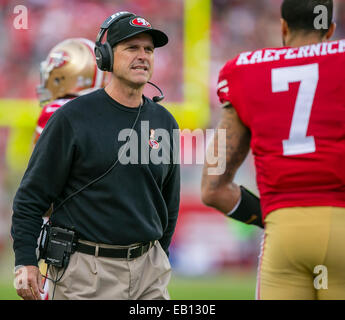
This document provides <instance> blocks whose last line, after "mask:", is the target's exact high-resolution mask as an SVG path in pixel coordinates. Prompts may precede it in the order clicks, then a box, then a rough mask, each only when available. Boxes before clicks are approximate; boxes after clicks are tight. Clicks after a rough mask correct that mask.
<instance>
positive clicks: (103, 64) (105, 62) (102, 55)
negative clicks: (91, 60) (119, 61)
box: [95, 42, 114, 72]
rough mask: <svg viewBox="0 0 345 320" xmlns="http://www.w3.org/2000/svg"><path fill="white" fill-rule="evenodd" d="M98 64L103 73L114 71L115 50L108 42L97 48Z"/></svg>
mask: <svg viewBox="0 0 345 320" xmlns="http://www.w3.org/2000/svg"><path fill="white" fill-rule="evenodd" d="M95 55H96V62H97V66H98V68H99V69H101V70H102V71H109V72H112V71H113V60H114V56H113V49H112V48H111V46H110V45H109V43H108V42H106V43H104V44H101V45H99V46H95Z"/></svg>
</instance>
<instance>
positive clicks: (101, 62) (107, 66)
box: [95, 11, 164, 102]
mask: <svg viewBox="0 0 345 320" xmlns="http://www.w3.org/2000/svg"><path fill="white" fill-rule="evenodd" d="M131 16H133V17H135V14H134V13H130V12H128V11H120V12H117V13H114V14H113V15H111V16H110V17H109V18H107V19H106V20H105V21H104V22H103V23H102V25H101V30H100V31H99V32H98V35H97V38H96V42H95V56H96V63H97V66H98V68H99V69H101V70H102V71H108V72H112V71H113V65H114V54H113V49H112V47H111V45H110V44H109V42H108V41H105V43H102V40H103V37H104V34H105V33H106V31H107V30H108V29H109V28H110V26H111V25H112V24H113V23H115V22H117V21H119V20H121V19H124V18H127V17H131ZM148 83H149V84H150V85H152V86H154V87H155V88H156V89H157V90H158V91H159V93H160V96H154V97H153V98H152V100H153V101H154V102H159V101H161V100H163V99H164V94H163V92H162V90H161V89H160V88H158V86H156V85H155V84H153V83H152V82H150V81H148Z"/></svg>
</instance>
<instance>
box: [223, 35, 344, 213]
mask: <svg viewBox="0 0 345 320" xmlns="http://www.w3.org/2000/svg"><path fill="white" fill-rule="evenodd" d="M344 70H345V40H339V41H332V42H325V43H318V44H313V45H309V46H303V47H299V48H289V47H286V48H275V49H274V48H273V49H262V50H257V51H254V52H245V53H242V54H240V55H239V56H238V57H236V58H235V59H234V60H231V61H229V62H228V63H226V65H225V66H224V67H223V69H222V70H221V72H220V75H219V83H218V96H219V99H220V101H221V103H222V104H227V103H231V104H232V105H233V107H234V108H235V109H236V111H237V113H238V115H239V117H240V119H241V121H242V122H243V123H244V124H245V125H246V126H247V127H248V128H249V129H250V131H251V135H252V138H251V148H252V151H253V154H254V157H255V166H256V173H257V184H258V188H259V191H260V196H261V205H262V209H263V218H265V217H266V215H267V214H268V213H269V212H271V211H273V210H276V209H278V208H283V207H297V206H339V207H345V165H344V164H345V72H344Z"/></svg>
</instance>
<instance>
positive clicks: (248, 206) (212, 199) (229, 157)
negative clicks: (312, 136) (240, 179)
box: [201, 104, 263, 227]
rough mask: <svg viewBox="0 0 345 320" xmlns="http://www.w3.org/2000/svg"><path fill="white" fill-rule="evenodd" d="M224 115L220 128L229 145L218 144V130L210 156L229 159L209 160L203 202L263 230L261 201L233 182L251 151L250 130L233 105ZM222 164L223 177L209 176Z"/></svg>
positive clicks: (224, 111)
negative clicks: (223, 131) (223, 168)
mask: <svg viewBox="0 0 345 320" xmlns="http://www.w3.org/2000/svg"><path fill="white" fill-rule="evenodd" d="M222 112H223V113H222V117H221V121H220V124H219V126H218V129H225V130H226V139H225V143H220V144H218V136H219V135H218V134H219V132H218V130H216V133H215V136H214V139H213V141H211V143H210V145H209V147H208V150H207V153H212V154H215V155H218V156H220V155H225V159H222V158H219V160H218V163H215V164H210V163H208V162H207V161H205V165H204V168H203V175H202V183H201V194H202V196H201V197H202V201H203V202H204V203H205V204H206V205H207V206H210V207H214V208H216V209H217V210H219V211H220V212H222V213H223V214H225V215H227V216H230V217H231V218H233V219H235V220H239V221H241V222H244V223H247V224H255V225H257V226H260V227H263V225H262V221H261V208H260V201H259V199H258V198H257V197H255V196H254V195H253V194H251V193H250V192H249V191H248V190H247V189H245V188H244V187H242V186H241V187H240V186H238V185H236V184H235V183H234V182H233V179H234V176H235V173H236V171H237V169H238V168H239V167H240V165H241V164H242V163H243V161H244V160H245V158H246V156H247V154H248V152H249V148H250V139H251V134H250V131H249V129H248V128H247V127H246V126H245V125H244V124H243V123H242V121H241V120H240V118H239V117H238V114H237V112H236V110H235V109H234V108H233V107H232V106H231V105H230V104H228V105H227V106H226V107H225V108H224V109H223V111H222ZM218 148H223V150H220V149H218ZM207 159H209V157H207ZM224 162H225V163H224ZM222 163H224V165H225V171H224V172H223V173H221V174H219V175H214V174H213V175H211V174H210V173H209V171H210V169H211V170H212V168H216V167H219V166H220V165H221V164H222Z"/></svg>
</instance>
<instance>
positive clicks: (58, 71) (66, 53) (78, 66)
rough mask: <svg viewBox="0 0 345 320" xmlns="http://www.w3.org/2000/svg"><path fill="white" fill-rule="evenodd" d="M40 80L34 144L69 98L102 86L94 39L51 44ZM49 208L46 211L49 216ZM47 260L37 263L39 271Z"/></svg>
mask: <svg viewBox="0 0 345 320" xmlns="http://www.w3.org/2000/svg"><path fill="white" fill-rule="evenodd" d="M40 72H41V84H40V85H39V86H38V87H37V95H38V99H39V101H40V105H41V106H42V107H43V109H42V111H41V113H40V116H39V118H38V121H37V126H36V130H35V137H34V143H35V144H36V142H37V140H38V138H39V136H40V135H41V133H42V131H43V129H44V127H45V125H46V124H47V122H48V120H49V118H50V117H51V116H52V114H53V113H54V112H55V111H56V110H57V109H58V108H60V107H62V106H63V105H64V104H65V103H67V102H68V101H70V100H71V99H73V98H75V97H77V96H80V95H83V94H85V93H88V92H90V91H93V90H96V89H99V88H102V87H104V85H105V73H104V72H103V71H101V70H99V69H98V68H97V64H96V59H95V55H94V42H92V41H90V40H88V39H84V38H70V39H66V40H64V41H62V42H60V43H58V44H57V45H56V46H55V47H53V48H52V49H51V50H50V52H49V54H48V56H47V58H46V59H45V60H44V61H43V62H41V67H40ZM50 212H51V209H50V210H48V212H47V213H46V217H45V218H44V220H45V221H46V220H47V219H48V217H47V216H49V215H50ZM46 267H47V266H46V264H45V263H41V264H40V270H41V273H42V274H45V273H46ZM48 289H49V282H48V281H45V285H44V294H42V299H45V300H47V299H48Z"/></svg>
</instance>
